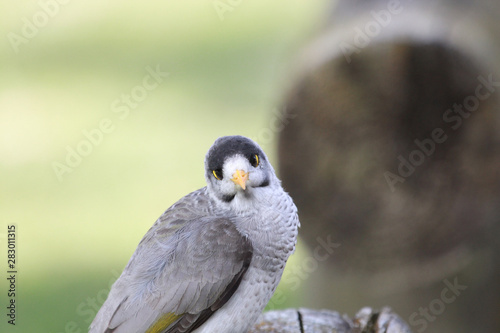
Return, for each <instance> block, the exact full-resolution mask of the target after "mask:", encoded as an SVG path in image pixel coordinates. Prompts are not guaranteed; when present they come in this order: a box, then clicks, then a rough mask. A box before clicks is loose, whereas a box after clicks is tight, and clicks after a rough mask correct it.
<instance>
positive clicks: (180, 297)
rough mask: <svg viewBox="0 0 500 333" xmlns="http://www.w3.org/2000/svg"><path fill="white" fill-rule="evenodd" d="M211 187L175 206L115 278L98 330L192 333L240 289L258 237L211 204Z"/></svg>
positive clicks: (95, 326)
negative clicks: (252, 240)
mask: <svg viewBox="0 0 500 333" xmlns="http://www.w3.org/2000/svg"><path fill="white" fill-rule="evenodd" d="M209 200H210V199H209V198H208V195H207V194H206V192H205V190H204V189H202V190H199V191H196V192H193V193H192V194H191V195H188V196H186V197H184V198H183V199H181V200H180V201H179V202H178V203H176V204H175V205H173V206H172V207H171V208H169V209H168V210H167V211H166V212H165V213H164V214H163V215H162V216H161V217H160V218H159V219H158V221H157V222H156V223H155V224H154V225H153V227H152V228H151V229H150V230H149V231H148V232H147V233H146V235H145V236H144V237H143V239H142V240H141V242H140V243H139V246H138V248H137V249H136V251H135V253H134V254H133V256H132V258H131V259H130V261H129V263H128V264H127V266H126V268H125V270H124V272H123V273H122V275H121V276H120V278H119V279H118V280H117V282H116V283H115V284H114V285H113V287H112V289H111V292H110V295H109V296H108V299H107V300H106V302H105V304H104V305H103V307H102V308H101V310H100V311H99V313H98V314H97V316H96V318H95V319H94V322H93V323H92V325H91V329H90V333H102V332H106V330H110V331H109V332H113V333H122V332H148V333H153V332H155V333H156V332H162V333H188V332H192V331H193V330H195V329H196V328H198V327H199V326H201V325H202V324H203V323H204V322H205V321H206V320H208V318H210V316H211V315H212V314H213V313H214V312H215V311H217V310H218V309H220V307H222V306H223V305H224V304H225V303H226V302H227V301H228V300H229V299H230V298H231V296H232V295H233V294H234V292H235V291H236V290H237V288H238V286H239V284H240V282H241V279H242V278H243V276H244V275H245V272H246V271H247V269H248V267H249V265H250V262H251V259H252V245H251V243H250V241H249V240H248V239H247V238H246V237H244V236H243V235H242V234H241V233H240V232H239V231H238V230H237V228H236V227H235V225H234V223H233V220H232V219H234V217H232V216H218V215H217V214H216V212H214V211H212V210H211V205H210V204H209Z"/></svg>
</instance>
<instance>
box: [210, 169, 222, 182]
mask: <svg viewBox="0 0 500 333" xmlns="http://www.w3.org/2000/svg"><path fill="white" fill-rule="evenodd" d="M212 173H213V174H214V177H215V179H217V180H222V170H221V169H217V170H213V171H212Z"/></svg>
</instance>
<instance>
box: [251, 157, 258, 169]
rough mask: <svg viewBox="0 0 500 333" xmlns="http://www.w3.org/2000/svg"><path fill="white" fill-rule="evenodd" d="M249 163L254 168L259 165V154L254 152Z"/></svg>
mask: <svg viewBox="0 0 500 333" xmlns="http://www.w3.org/2000/svg"><path fill="white" fill-rule="evenodd" d="M250 164H251V165H252V166H253V167H254V168H256V167H258V166H259V155H257V154H255V155H253V156H252V157H251V158H250Z"/></svg>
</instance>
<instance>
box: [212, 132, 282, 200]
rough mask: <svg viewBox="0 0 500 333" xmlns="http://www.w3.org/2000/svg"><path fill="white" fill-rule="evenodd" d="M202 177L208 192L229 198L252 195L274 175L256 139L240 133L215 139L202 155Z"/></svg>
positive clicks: (225, 198) (221, 197)
mask: <svg viewBox="0 0 500 333" xmlns="http://www.w3.org/2000/svg"><path fill="white" fill-rule="evenodd" d="M205 178H206V180H207V186H208V190H209V191H210V192H211V194H213V195H214V196H215V197H216V198H218V199H220V200H222V201H224V202H231V201H232V200H233V199H234V198H235V197H236V196H237V195H240V196H243V197H251V196H252V193H253V191H254V190H255V189H256V188H263V187H267V186H269V185H270V184H271V183H272V182H273V181H274V180H275V178H276V176H275V174H274V170H273V168H272V166H271V164H270V163H269V162H268V160H267V157H266V155H265V154H264V152H263V151H262V149H261V148H260V147H259V146H258V145H257V143H255V142H254V141H252V140H250V139H248V138H245V137H243V136H225V137H221V138H219V139H217V140H216V141H215V142H214V144H213V145H212V147H211V148H210V149H209V151H208V153H207V155H206V157H205Z"/></svg>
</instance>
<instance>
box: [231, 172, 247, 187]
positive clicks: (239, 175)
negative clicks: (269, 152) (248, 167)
mask: <svg viewBox="0 0 500 333" xmlns="http://www.w3.org/2000/svg"><path fill="white" fill-rule="evenodd" d="M231 180H232V181H233V182H234V183H235V184H236V185H240V186H241V188H242V189H243V190H244V189H245V188H246V187H247V185H246V183H247V180H248V172H245V171H243V170H236V172H235V173H234V174H233V178H231Z"/></svg>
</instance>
